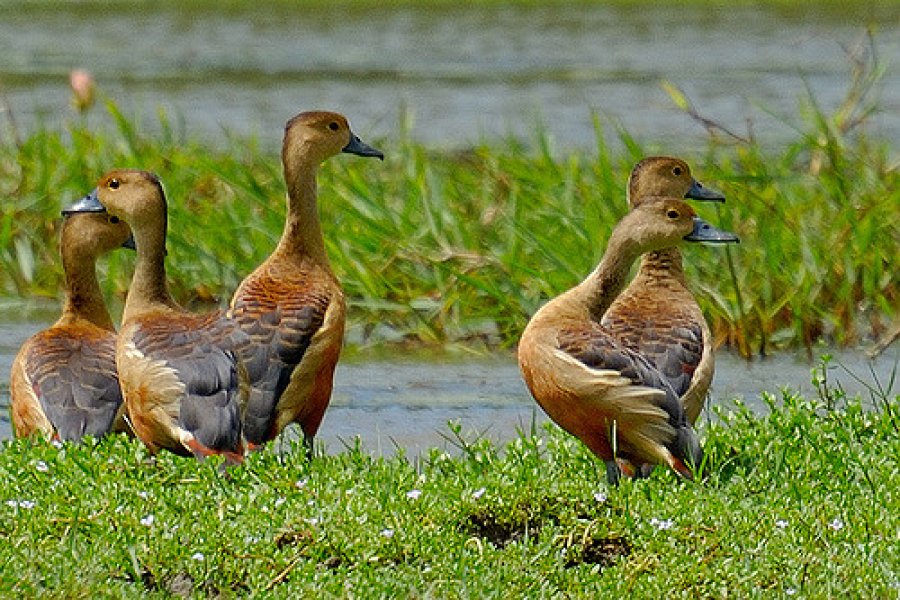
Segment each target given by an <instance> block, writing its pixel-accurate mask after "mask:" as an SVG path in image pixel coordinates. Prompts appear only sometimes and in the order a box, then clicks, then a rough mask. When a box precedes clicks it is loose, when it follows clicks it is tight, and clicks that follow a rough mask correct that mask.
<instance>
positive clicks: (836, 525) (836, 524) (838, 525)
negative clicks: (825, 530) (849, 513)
mask: <svg viewBox="0 0 900 600" xmlns="http://www.w3.org/2000/svg"><path fill="white" fill-rule="evenodd" d="M828 526H829V527H831V528H832V529H834V530H835V531H840V530H841V529H843V528H844V522H843V521H841V520H840V519H838V518H835V519H834V520H833V521H832V522H831V523H829V524H828Z"/></svg>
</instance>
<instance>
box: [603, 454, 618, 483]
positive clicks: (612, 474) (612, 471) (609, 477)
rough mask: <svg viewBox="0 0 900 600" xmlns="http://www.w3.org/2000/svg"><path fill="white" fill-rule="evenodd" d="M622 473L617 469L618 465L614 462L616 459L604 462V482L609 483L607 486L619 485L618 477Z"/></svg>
mask: <svg viewBox="0 0 900 600" xmlns="http://www.w3.org/2000/svg"><path fill="white" fill-rule="evenodd" d="M621 475H622V471H621V469H619V463H618V462H616V459H614V458H613V459H611V460H608V461H606V481H608V482H609V485H619V477H621Z"/></svg>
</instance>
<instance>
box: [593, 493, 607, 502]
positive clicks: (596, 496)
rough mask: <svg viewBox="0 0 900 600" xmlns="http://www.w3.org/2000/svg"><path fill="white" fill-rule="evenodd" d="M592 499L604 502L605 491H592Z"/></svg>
mask: <svg viewBox="0 0 900 600" xmlns="http://www.w3.org/2000/svg"><path fill="white" fill-rule="evenodd" d="M594 500H595V501H596V502H600V503H601V504H602V503H603V502H606V492H603V491H600V492H594Z"/></svg>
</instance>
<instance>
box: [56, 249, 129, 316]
mask: <svg viewBox="0 0 900 600" xmlns="http://www.w3.org/2000/svg"><path fill="white" fill-rule="evenodd" d="M63 270H64V271H65V274H66V300H65V304H64V305H63V312H62V316H61V317H60V318H59V321H57V324H58V325H67V324H70V323H73V322H75V321H78V320H83V321H89V322H90V323H93V324H94V325H96V326H97V327H101V328H103V329H107V330H109V331H115V328H114V327H113V322H112V318H110V316H109V311H108V310H107V309H106V303H105V302H104V301H103V292H101V291H100V282H99V281H97V270H96V259H95V258H94V257H85V256H80V257H79V256H71V255H68V254H63Z"/></svg>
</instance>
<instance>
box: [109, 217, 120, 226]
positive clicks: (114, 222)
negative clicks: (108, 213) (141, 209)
mask: <svg viewBox="0 0 900 600" xmlns="http://www.w3.org/2000/svg"><path fill="white" fill-rule="evenodd" d="M109 222H110V223H112V224H113V225H116V224H118V222H119V217H110V218H109Z"/></svg>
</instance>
